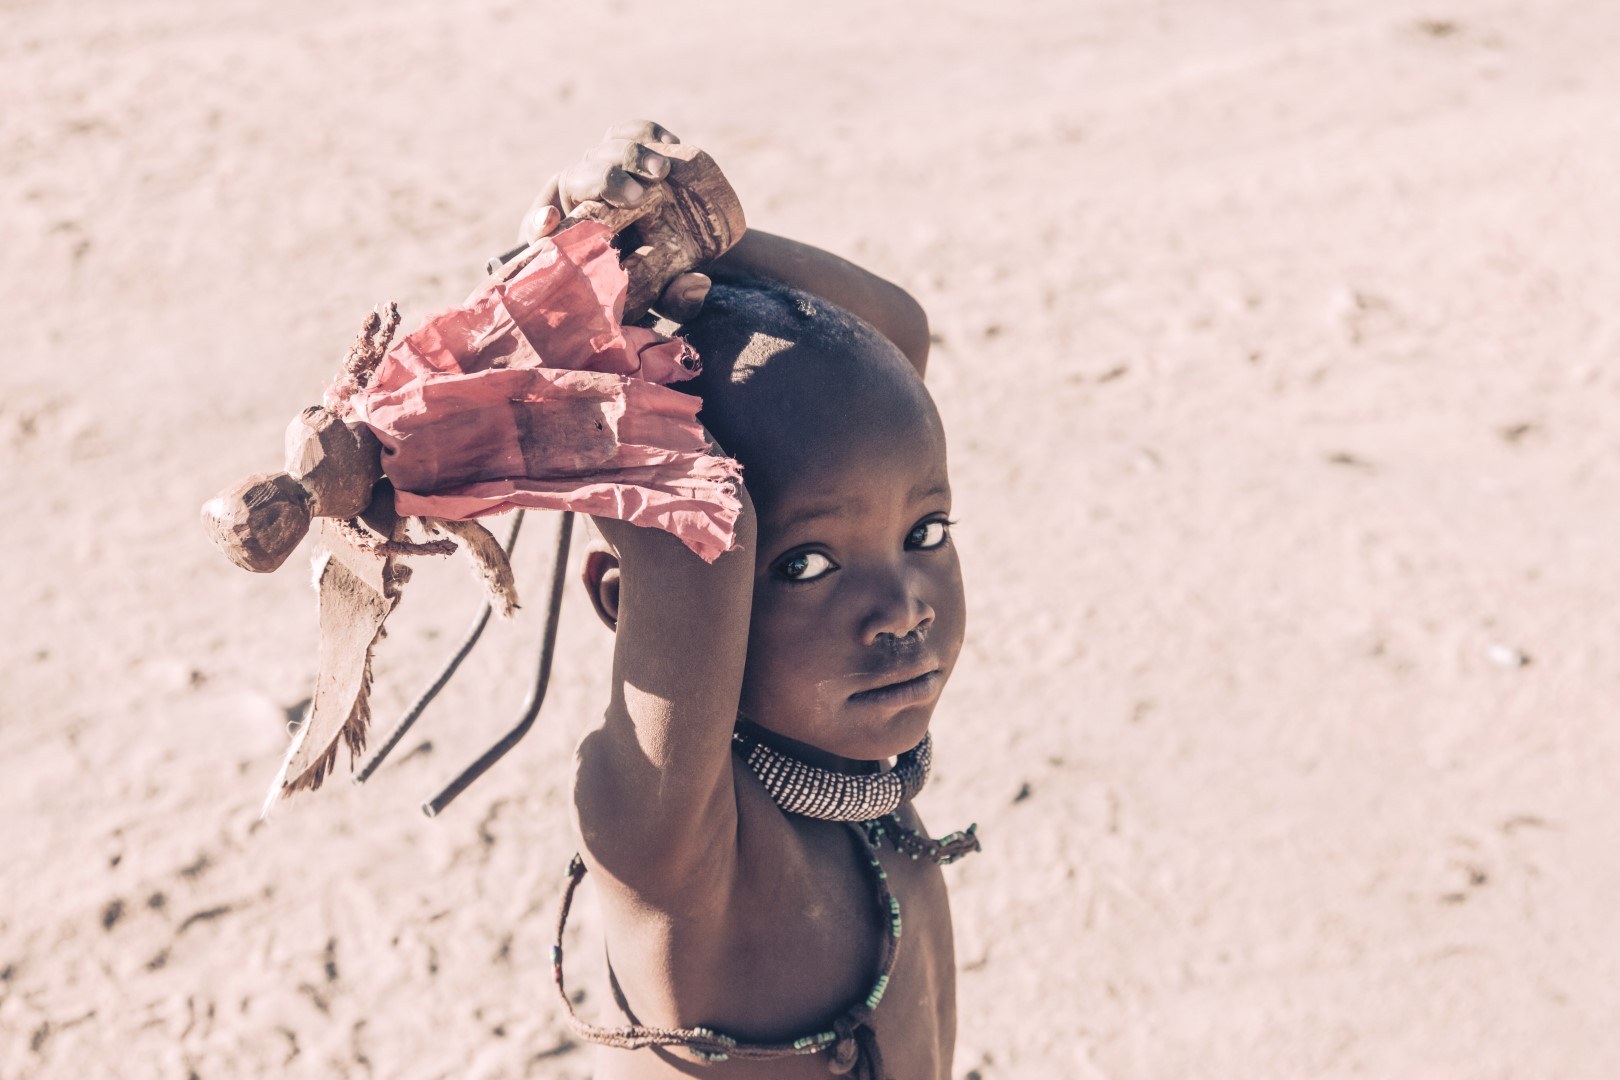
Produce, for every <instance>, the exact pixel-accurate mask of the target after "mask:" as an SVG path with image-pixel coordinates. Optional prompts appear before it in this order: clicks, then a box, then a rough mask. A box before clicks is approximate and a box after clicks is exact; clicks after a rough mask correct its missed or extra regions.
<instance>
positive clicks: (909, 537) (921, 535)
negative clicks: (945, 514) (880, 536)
mask: <svg viewBox="0 0 1620 1080" xmlns="http://www.w3.org/2000/svg"><path fill="white" fill-rule="evenodd" d="M950 535H951V523H950V522H949V521H946V520H945V519H944V518H935V519H934V520H932V521H924V522H920V523H919V524H917V525H914V526H912V529H911V532H909V533H907V534H906V546H907V547H909V548H915V549H918V550H921V551H928V550H929V549H931V548H937V547H941V546H943V545H944V543H945V541H946V540H948V539H950Z"/></svg>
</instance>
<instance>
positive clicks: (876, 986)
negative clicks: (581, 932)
mask: <svg viewBox="0 0 1620 1080" xmlns="http://www.w3.org/2000/svg"><path fill="white" fill-rule="evenodd" d="M732 747H733V749H735V750H736V751H737V753H739V754H740V755H741V756H742V757H743V759H744V761H745V762H746V763H747V765H748V768H749V770H750V771H751V772H753V774H754V775H755V776H756V777H758V778H759V781H760V783H761V784H763V785H764V787H765V790H766V791H767V792H768V793H769V794H770V796H771V798H772V800H774V801H775V803H776V805H777V806H779V807H781V808H782V810H784V811H785V812H787V813H790V814H799V815H802V816H805V817H813V818H818V819H820V820H823V821H837V822H841V823H843V824H845V825H847V826H849V829H850V832H851V833H852V834H853V835H854V836H855V837H856V840H857V844H856V846H857V847H858V848H859V849H860V852H861V855H862V856H863V857H864V858H865V859H866V862H867V865H868V866H869V867H870V868H871V870H872V879H873V883H874V885H875V891H876V892H877V903H878V915H879V917H880V919H881V921H882V922H883V923H884V924H885V925H887V926H888V928H889V932H888V933H887V934H882V935H880V944H879V947H878V975H877V978H876V979H875V980H874V981H873V983H872V988H871V990H869V991H868V992H867V994H866V997H865V998H863V999H861V1000H859V1001H857V1002H855V1003H854V1004H853V1005H851V1006H850V1007H849V1008H847V1009H845V1010H844V1011H843V1012H842V1013H841V1014H839V1016H838V1018H837V1019H835V1020H834V1021H833V1022H832V1025H831V1026H830V1027H828V1028H825V1029H823V1030H820V1031H816V1032H813V1033H811V1034H809V1035H803V1036H801V1037H799V1038H797V1039H791V1040H787V1041H784V1042H759V1043H750V1042H744V1041H742V1040H741V1039H737V1038H733V1037H732V1036H730V1035H727V1034H725V1033H724V1032H721V1031H716V1030H714V1029H713V1028H706V1027H694V1028H655V1027H647V1026H645V1025H642V1024H625V1025H622V1026H619V1027H599V1026H597V1025H595V1024H588V1023H586V1022H585V1021H584V1020H581V1019H580V1018H579V1015H578V1014H577V1013H575V1012H574V1004H573V1002H572V1001H570V1000H569V999H568V991H567V989H566V988H565V986H564V984H563V969H562V963H563V929H564V928H565V927H566V926H567V924H568V911H569V909H570V908H571V907H572V906H573V903H574V893H575V892H576V891H577V890H578V889H579V883H580V882H581V881H584V880H585V861H584V860H583V859H581V858H580V857H579V856H578V855H575V856H574V857H573V859H572V860H571V861H570V862H569V864H568V886H567V888H566V889H565V890H564V891H563V898H562V908H561V910H560V911H559V912H558V915H557V940H556V943H555V944H554V945H552V947H551V978H552V981H553V982H554V983H556V985H557V994H558V996H559V997H561V998H562V1004H563V1010H564V1012H565V1014H566V1016H567V1019H568V1026H569V1028H570V1029H571V1030H572V1031H573V1032H574V1034H575V1035H577V1036H579V1037H580V1038H581V1039H584V1040H585V1041H587V1042H593V1043H598V1044H600V1045H602V1046H611V1047H615V1048H617V1049H620V1050H640V1049H643V1048H646V1047H652V1046H659V1047H671V1048H679V1049H684V1050H687V1051H690V1052H691V1053H692V1054H693V1055H695V1056H696V1057H698V1058H699V1059H701V1060H703V1061H726V1060H728V1059H730V1058H737V1059H739V1060H747V1061H771V1060H776V1059H781V1058H788V1057H798V1056H801V1055H805V1054H816V1053H820V1052H821V1051H823V1050H827V1049H829V1048H830V1049H831V1050H832V1056H831V1058H830V1060H829V1061H828V1063H827V1066H828V1068H829V1069H831V1070H832V1072H833V1073H834V1074H837V1075H844V1074H849V1075H851V1076H852V1077H853V1078H854V1080H888V1078H887V1077H885V1076H884V1073H883V1056H882V1054H881V1053H879V1051H878V1045H877V1038H876V1037H875V1036H874V1035H873V1033H872V1026H871V1022H870V1021H871V1018H872V1010H874V1009H876V1008H877V1007H878V1002H880V1001H882V1000H883V993H884V991H885V990H887V989H888V987H889V976H890V975H891V974H893V972H894V965H895V961H896V960H897V959H898V958H899V956H900V901H899V900H898V899H896V897H895V895H894V894H893V893H892V892H890V891H889V875H888V872H887V871H885V870H884V869H883V864H882V863H880V862H879V861H878V857H877V851H878V845H879V844H880V843H882V841H883V840H884V839H885V838H887V839H888V841H889V843H890V844H891V845H893V847H894V849H895V851H897V852H899V853H900V854H902V855H906V856H909V857H910V858H912V859H919V858H926V859H928V860H929V861H930V862H934V863H940V864H946V863H953V862H955V861H956V860H957V859H960V858H961V857H962V856H964V855H966V854H968V853H969V852H973V851H978V850H980V848H979V837H978V834H977V826H974V825H969V826H968V827H967V828H966V829H964V830H962V831H961V832H954V833H951V834H949V835H948V836H943V837H941V838H939V839H938V840H935V839H932V838H930V837H928V836H924V835H923V834H921V833H919V832H917V831H916V830H915V829H912V828H908V827H907V826H906V825H903V824H902V823H901V822H900V819H899V817H898V816H896V811H897V810H899V808H900V807H901V806H902V805H903V804H904V803H906V802H908V801H910V799H911V798H912V797H913V796H915V795H916V794H917V792H919V791H921V790H922V787H923V785H924V784H925V783H927V781H928V771H929V766H930V765H931V764H932V760H933V751H932V747H933V743H932V741H931V737H930V736H927V735H925V736H923V740H922V742H920V743H918V744H917V745H916V746H914V747H912V748H911V749H910V750H908V751H906V752H905V753H904V754H901V755H900V756H899V757H898V758H897V759H895V765H894V768H893V769H891V770H889V771H888V772H886V773H869V774H863V775H859V776H852V775H848V774H845V773H837V772H833V771H832V770H830V769H822V768H818V767H816V766H814V765H809V764H807V763H805V762H802V761H799V760H798V759H797V758H793V757H789V756H788V755H786V754H783V753H781V752H779V751H777V750H773V749H771V748H770V747H768V746H765V745H764V744H763V743H761V742H759V741H758V740H757V739H754V738H751V737H750V736H748V735H745V734H742V733H740V732H739V733H737V734H735V735H734V736H733V741H732Z"/></svg>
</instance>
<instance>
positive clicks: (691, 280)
mask: <svg viewBox="0 0 1620 1080" xmlns="http://www.w3.org/2000/svg"><path fill="white" fill-rule="evenodd" d="M712 284H713V282H711V281H710V280H709V275H707V274H681V275H680V276H678V277H676V278H675V279H674V280H673V281H671V282H670V283H669V284H668V285H666V286H664V292H663V295H661V296H660V297H659V298H658V303H657V304H656V305H655V306H656V307H657V309H658V314H660V315H663V316H664V317H666V318H669V319H672V320H674V321H675V322H678V323H684V322H690V321H692V320H693V319H695V318H697V316H698V312H700V311H702V310H703V301H705V300H707V299H708V298H709V287H710V285H712Z"/></svg>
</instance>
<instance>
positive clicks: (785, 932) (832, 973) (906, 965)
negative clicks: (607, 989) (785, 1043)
mask: <svg viewBox="0 0 1620 1080" xmlns="http://www.w3.org/2000/svg"><path fill="white" fill-rule="evenodd" d="M770 809H771V810H772V811H774V807H771V808H770ZM904 813H905V814H906V816H907V818H908V823H909V824H911V825H912V826H913V827H920V822H918V821H916V820H915V816H914V815H911V814H910V811H909V809H908V810H907V811H905V812H904ZM747 817H748V811H746V810H745V811H744V818H745V822H744V824H743V829H742V834H741V835H742V837H743V845H742V847H741V849H740V851H739V856H740V858H741V859H742V860H743V862H744V864H745V865H744V868H743V870H742V872H741V873H740V875H739V881H738V885H737V889H736V892H735V895H734V896H733V898H732V899H731V900H730V902H729V903H728V904H727V909H728V910H727V912H726V913H725V915H724V917H723V918H721V919H719V920H718V921H717V922H716V923H714V924H712V925H709V926H707V927H706V928H705V929H704V930H702V931H700V932H702V933H704V935H705V936H709V935H713V934H721V935H723V940H721V941H702V940H695V939H693V938H690V937H687V936H686V935H687V934H689V933H691V932H692V930H687V931H684V932H678V933H675V934H672V935H669V936H667V937H666V936H664V935H659V937H660V938H662V941H661V942H660V943H655V942H654V941H651V940H648V939H647V938H643V937H641V936H640V935H633V936H632V939H633V940H636V941H637V942H638V943H639V944H641V945H642V946H643V948H645V947H647V946H652V948H653V950H656V951H658V952H660V953H662V955H658V956H651V955H648V956H638V957H636V958H635V960H636V963H635V968H636V969H637V970H643V971H645V970H662V971H664V972H666V973H667V978H666V979H664V980H659V985H656V986H653V985H648V986H646V987H645V988H638V989H641V993H640V994H639V995H638V993H637V992H636V990H632V989H631V988H629V987H627V986H624V985H623V984H624V982H625V981H626V980H624V979H623V977H622V976H621V980H620V981H621V988H622V989H623V990H624V993H625V998H626V1001H625V1004H626V1005H628V1006H629V1007H630V1008H631V1009H632V1010H634V1011H635V1012H636V1013H637V1014H638V1015H637V1016H636V1019H637V1020H639V1022H641V1023H643V1024H652V1025H657V1026H664V1025H669V1026H689V1025H703V1026H708V1027H713V1028H716V1029H718V1030H721V1031H725V1032H727V1033H729V1034H732V1035H735V1036H737V1037H739V1038H742V1039H745V1040H750V1041H753V1040H758V1041H778V1040H782V1039H793V1038H797V1037H800V1036H804V1035H809V1034H812V1033H816V1032H819V1031H821V1030H823V1029H824V1028H826V1027H827V1026H828V1024H829V1023H831V1022H832V1021H833V1020H834V1018H836V1017H839V1016H841V1015H843V1014H844V1013H845V1012H846V1010H847V1009H848V1008H849V1007H850V1006H851V1005H853V1004H856V1003H858V1002H864V1001H866V1000H868V999H869V995H870V994H871V992H872V990H873V989H874V983H875V981H876V979H877V977H878V975H879V966H880V962H881V959H882V954H883V949H884V947H885V939H889V938H891V937H892V934H893V928H892V919H891V914H890V908H889V906H888V903H887V900H886V898H884V897H883V896H882V895H881V894H882V893H883V892H884V891H885V889H886V891H887V893H888V894H889V895H892V896H893V897H894V898H895V900H896V901H897V902H898V904H899V908H900V936H899V939H898V954H897V956H896V957H895V959H894V964H893V968H892V970H891V972H890V974H889V978H888V980H887V982H886V983H885V984H884V985H883V987H882V990H881V998H880V1000H878V1003H877V1006H876V1008H875V1009H874V1010H873V1011H872V1014H871V1018H870V1026H871V1029H872V1033H873V1034H874V1035H875V1038H876V1040H877V1044H878V1048H879V1050H880V1052H881V1054H882V1058H883V1061H884V1066H885V1071H886V1073H887V1075H889V1076H893V1077H905V1078H907V1080H911V1078H921V1080H930V1078H936V1077H938V1078H944V1077H948V1076H949V1075H950V1061H951V1049H952V1045H953V1043H954V1041H955V1033H956V1032H955V1029H956V1003H955V997H956V993H955V964H954V954H953V948H952V936H951V922H950V908H949V903H948V900H947V898H946V894H945V883H944V878H943V876H942V875H941V873H940V869H939V867H938V866H936V865H934V864H933V863H931V862H928V861H926V860H912V859H910V858H907V857H905V856H903V855H900V854H898V853H896V852H895V851H894V850H893V848H892V847H890V846H889V845H888V844H886V843H885V844H883V845H882V846H881V847H880V848H879V849H878V850H877V851H876V852H875V853H876V854H877V856H878V859H879V862H880V863H881V865H882V866H883V869H884V872H885V874H886V878H885V881H884V886H885V889H880V888H879V887H878V882H877V879H876V874H875V872H874V871H873V870H872V868H871V867H870V865H869V862H868V859H867V858H866V855H865V852H866V851H870V850H871V849H869V848H866V847H865V844H864V842H863V841H858V840H857V838H856V834H855V832H854V830H852V829H851V828H849V827H848V826H844V825H837V824H829V823H817V822H809V821H805V820H803V819H791V820H787V821H784V820H783V819H782V818H781V817H780V815H778V816H777V817H776V818H775V819H774V820H770V819H766V820H762V821H756V822H748V821H747V820H746V819H747ZM863 849H864V850H863ZM704 923H708V920H704ZM694 929H695V928H694ZM618 948H619V947H618V946H617V945H616V946H615V952H616V955H615V959H614V966H615V968H617V969H620V970H621V971H623V970H627V969H629V968H630V961H631V958H630V957H628V956H620V955H617V950H618ZM637 951H638V952H639V951H641V950H640V949H638V950H637ZM634 981H636V982H640V981H641V980H639V979H637V980H634ZM651 999H657V1000H651ZM598 1000H601V999H600V998H599V999H598ZM608 1000H611V998H609V999H608ZM828 1058H829V1054H828V1053H827V1052H825V1051H824V1052H822V1053H818V1054H814V1055H809V1056H805V1057H800V1058H790V1059H785V1060H776V1061H768V1062H746V1061H738V1060H732V1061H728V1062H725V1063H723V1064H720V1065H714V1066H709V1067H705V1068H703V1070H702V1071H703V1073H704V1074H705V1075H713V1076H716V1077H722V1076H724V1077H749V1076H755V1075H758V1076H770V1077H783V1078H789V1077H797V1076H804V1077H823V1076H827V1075H829V1072H828ZM692 1069H693V1065H692V1063H690V1062H688V1061H680V1060H678V1059H677V1058H676V1057H674V1056H672V1055H667V1054H664V1053H653V1052H648V1051H607V1052H604V1053H603V1055H602V1056H601V1059H600V1066H599V1069H598V1076H600V1077H651V1076H665V1075H676V1074H677V1073H679V1074H685V1075H691V1071H692Z"/></svg>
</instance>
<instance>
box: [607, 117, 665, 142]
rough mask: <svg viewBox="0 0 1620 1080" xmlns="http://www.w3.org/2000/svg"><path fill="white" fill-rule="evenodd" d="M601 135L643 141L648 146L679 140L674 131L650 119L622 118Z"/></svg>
mask: <svg viewBox="0 0 1620 1080" xmlns="http://www.w3.org/2000/svg"><path fill="white" fill-rule="evenodd" d="M602 137H603V138H604V139H628V140H629V141H630V142H638V143H643V144H646V145H649V146H651V145H654V144H656V143H678V142H680V141H681V140H680V139H678V138H676V136H675V133H674V132H672V131H670V130H669V129H668V128H666V127H665V126H664V125H663V124H658V123H654V122H653V121H651V120H622V121H620V122H619V123H617V124H614V125H613V126H612V127H610V128H608V130H607V134H606V135H604V136H602Z"/></svg>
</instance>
